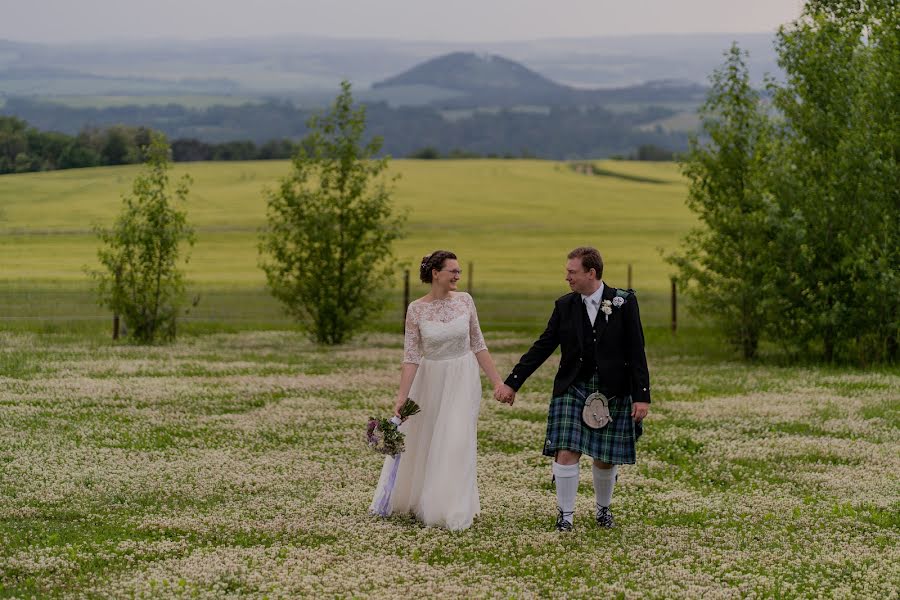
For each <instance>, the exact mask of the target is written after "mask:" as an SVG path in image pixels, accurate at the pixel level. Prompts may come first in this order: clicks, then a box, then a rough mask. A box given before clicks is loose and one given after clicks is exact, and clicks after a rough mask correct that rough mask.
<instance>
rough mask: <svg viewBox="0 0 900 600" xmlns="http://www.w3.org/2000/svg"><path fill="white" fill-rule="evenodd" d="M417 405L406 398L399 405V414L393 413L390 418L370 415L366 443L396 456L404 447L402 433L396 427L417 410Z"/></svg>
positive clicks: (375, 449) (373, 448)
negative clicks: (400, 405) (377, 417)
mask: <svg viewBox="0 0 900 600" xmlns="http://www.w3.org/2000/svg"><path fill="white" fill-rule="evenodd" d="M419 410H420V409H419V405H418V404H416V403H415V402H413V401H412V400H410V399H409V398H407V399H406V402H404V403H403V406H402V407H400V416H399V417H397V416H396V415H394V416H393V417H391V418H390V419H385V418H383V417H382V418H380V419H376V418H375V417H372V418H370V419H369V423H368V424H367V425H366V443H367V444H368V445H369V447H370V448H371V449H372V450H374V451H375V452H378V453H380V454H387V455H388V456H397V455H399V454H401V453H403V451H404V450H406V448H405V447H404V446H403V434H402V433H400V431H399V430H398V429H397V428H398V427H399V426H400V423H402V422H403V421H404V420H405V419H406V418H407V417H411V416H412V415H414V414H416V413H417V412H419Z"/></svg>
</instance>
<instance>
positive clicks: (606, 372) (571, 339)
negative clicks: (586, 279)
mask: <svg viewBox="0 0 900 600" xmlns="http://www.w3.org/2000/svg"><path fill="white" fill-rule="evenodd" d="M616 296H619V297H620V298H622V300H623V301H624V303H623V304H622V305H621V306H618V307H616V306H613V308H612V314H611V315H609V319H608V320H607V319H606V315H605V314H604V313H603V312H602V311H600V312H598V313H597V320H596V321H595V325H596V329H597V346H596V347H597V352H596V353H595V358H596V361H597V371H598V373H599V375H600V391H602V392H603V393H605V394H606V395H608V396H624V395H628V394H631V399H632V400H633V401H634V402H650V372H649V371H648V370H647V356H646V355H645V354H644V331H643V328H642V327H641V313H640V310H639V309H638V302H637V297H636V296H635V294H634V292H633V291H632V290H627V291H626V290H621V291H620V290H617V289H616V288H611V287H609V286H605V287H604V289H603V300H609V301H610V302H612V301H613V299H614V298H615V297H616ZM584 310H585V308H584V304H583V301H582V299H581V294H578V293H575V292H573V293H571V294H566V295H565V296H563V297H561V298H559V299H558V300H557V301H556V305H555V306H554V307H553V314H552V315H550V321H548V322H547V328H546V329H545V330H544V333H542V334H541V336H540V337H539V338H538V339H537V340H536V341H535V342H534V344H532V345H531V348H530V349H529V350H528V352H526V353H525V354H523V355H522V358H520V359H519V363H518V364H517V365H516V366H515V367H513V370H512V372H511V373H510V374H509V377H507V378H506V384H507V385H508V386H510V387H511V388H513V389H514V390H517V391H518V389H519V388H520V387H522V384H524V383H525V380H526V379H528V377H530V376H531V374H532V373H534V372H535V371H536V370H537V368H538V367H540V366H541V365H542V364H544V361H545V360H547V358H549V356H550V355H551V354H553V352H554V350H556V348H557V346H561V347H562V358H561V359H560V362H559V371H557V372H556V378H555V379H554V380H553V396H554V397H556V396H561V395H563V394H564V393H565V392H566V390H567V389H568V388H569V386H570V385H572V383H573V382H574V381H575V379H576V378H577V377H578V373H579V371H581V367H582V366H583V364H584V354H585V352H584V348H585V344H586V343H591V340H585V339H584V328H583V316H582V314H583V312H584Z"/></svg>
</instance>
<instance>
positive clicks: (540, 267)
mask: <svg viewBox="0 0 900 600" xmlns="http://www.w3.org/2000/svg"><path fill="white" fill-rule="evenodd" d="M599 166H600V167H601V168H602V169H604V170H605V172H611V173H614V174H622V175H625V176H629V175H630V176H640V177H644V178H648V179H651V180H656V181H657V183H640V182H636V181H634V180H628V179H623V178H620V177H617V176H615V175H613V176H592V175H583V174H580V173H575V172H574V171H573V170H572V169H570V168H569V166H568V165H567V164H565V163H557V162H549V161H537V160H534V161H526V160H459V161H443V160H442V161H414V160H396V161H393V162H392V167H391V168H392V172H394V173H399V174H400V175H401V178H400V180H399V181H398V183H397V187H396V194H395V199H396V202H397V205H398V206H399V207H401V208H403V209H406V210H408V211H409V213H408V214H409V222H408V227H407V231H408V236H407V237H406V238H405V239H403V240H401V241H400V242H399V243H398V244H397V255H398V258H399V259H400V260H401V261H402V262H403V263H404V264H405V265H407V266H410V267H413V294H414V295H416V294H418V293H420V292H421V293H424V291H425V289H424V286H421V285H419V284H418V282H417V279H416V277H415V274H416V271H415V267H416V266H417V265H418V263H419V260H420V257H421V256H422V255H423V254H425V253H427V252H430V251H431V250H434V249H437V248H446V249H450V250H453V251H454V252H456V253H457V254H458V255H459V256H460V259H461V262H462V265H463V268H464V269H465V270H466V271H468V270H469V268H470V264H472V263H474V281H473V289H474V290H475V291H476V292H480V293H482V294H484V295H486V296H487V297H488V298H491V297H493V298H502V297H504V296H507V297H508V296H510V295H512V296H514V297H518V296H522V297H523V298H524V297H526V296H528V297H531V298H534V297H538V298H539V300H538V302H539V305H540V307H541V308H540V311H541V312H543V311H545V310H546V306H547V305H546V299H547V298H552V297H555V296H556V295H559V294H562V293H566V292H567V291H568V287H567V286H566V284H565V281H564V280H563V264H564V263H565V255H566V253H567V252H568V251H569V250H571V249H572V248H573V247H575V246H579V245H583V244H591V245H595V246H597V247H598V248H599V249H600V251H601V252H602V253H603V256H604V260H605V262H606V264H607V269H606V273H605V279H606V280H607V281H608V282H609V283H610V284H612V285H616V286H624V285H626V283H627V282H626V272H627V265H628V264H629V263H630V264H632V266H633V273H634V278H633V287H635V288H636V289H638V290H639V291H640V292H641V294H642V295H643V297H644V298H646V299H647V301H648V302H649V303H650V308H651V309H652V312H654V313H658V316H659V319H658V320H659V321H660V322H662V321H663V320H664V319H665V313H666V311H667V304H666V303H667V299H666V294H667V292H668V289H669V275H670V273H671V271H672V269H671V267H670V266H668V265H666V264H665V263H664V262H663V260H662V256H661V255H660V252H659V249H660V248H662V249H665V250H666V251H671V250H673V249H674V248H675V247H676V246H677V244H678V240H679V239H680V238H681V236H682V235H683V234H684V233H685V232H686V231H687V229H688V228H689V227H690V226H691V224H692V223H693V217H692V215H691V214H690V213H689V211H688V210H687V209H686V207H685V205H684V199H685V195H686V187H685V183H684V181H683V179H682V178H681V176H680V174H679V173H678V170H677V166H676V165H674V164H670V163H655V164H654V163H632V162H613V161H609V162H603V163H602V164H600V165H599ZM289 167H290V164H289V162H287V161H260V162H234V163H187V164H179V165H177V166H176V168H175V169H174V176H176V177H177V176H179V175H180V174H181V173H185V172H187V173H190V174H191V176H192V177H193V178H194V185H193V187H192V191H191V195H190V199H189V202H188V204H187V207H186V208H187V210H188V213H189V219H190V221H191V223H192V224H193V225H194V226H195V227H196V229H197V233H198V236H197V244H196V246H195V247H194V249H193V251H192V255H191V261H190V263H189V264H188V266H187V273H188V277H189V280H190V281H191V282H192V283H191V286H192V289H193V290H199V291H200V292H202V293H203V294H204V296H205V298H207V299H210V298H212V297H217V298H219V300H217V302H225V300H226V296H228V295H229V294H230V293H231V292H239V293H244V294H251V295H252V296H253V297H254V298H256V300H253V301H248V300H247V299H246V298H245V299H243V300H241V301H240V304H241V305H242V306H244V307H246V306H248V305H250V304H252V305H253V306H254V307H256V308H258V309H259V314H256V313H254V314H248V315H246V318H247V319H257V318H259V319H263V320H266V319H268V318H269V317H268V316H267V315H270V314H272V313H273V311H277V307H276V305H274V304H271V303H268V304H267V303H266V298H265V296H266V294H265V291H264V276H263V273H262V271H261V270H260V269H259V267H258V255H257V249H256V248H257V246H256V245H257V239H258V234H257V232H258V230H259V227H260V226H261V225H262V224H263V222H264V216H265V200H264V197H263V194H262V191H263V189H264V188H265V187H270V188H272V187H274V186H275V185H277V182H278V180H279V178H281V177H283V176H284V175H286V174H287V173H288V170H289ZM138 170H139V167H138V166H125V167H109V168H97V169H83V170H69V171H56V172H50V173H29V174H23V175H4V176H3V177H0V232H2V234H3V235H2V236H0V283H2V285H3V286H4V288H5V293H4V291H3V290H0V312H2V313H4V314H3V315H0V316H3V317H6V318H18V317H19V316H27V317H28V318H31V319H35V318H39V317H41V316H48V317H64V316H75V317H77V316H78V315H85V318H86V317H87V316H91V315H92V316H94V317H96V316H99V315H101V314H103V313H102V311H101V310H100V309H98V308H97V307H95V306H93V300H92V299H91V297H90V293H89V287H88V282H87V278H86V276H85V273H84V267H85V266H88V267H94V266H96V265H97V261H96V250H97V239H96V237H95V236H94V235H93V233H92V231H91V227H92V225H94V224H97V223H100V224H103V225H108V224H110V223H111V222H112V220H113V219H114V217H115V215H116V214H117V213H118V211H119V209H120V205H121V200H120V199H121V196H122V194H124V193H127V192H129V191H130V187H131V182H132V180H133V178H134V176H135V174H136V173H137V172H138ZM323 276H326V277H327V276H328V274H327V273H326V274H323ZM463 278H464V285H463V286H462V288H463V289H465V288H466V287H467V285H468V273H465V274H464V276H463ZM400 286H401V284H400V281H399V280H398V282H397V288H398V289H399V288H400ZM200 292H198V293H200ZM59 294H63V295H65V294H70V295H69V296H66V297H63V296H60V295H59ZM72 294H74V295H72ZM227 304H228V303H227V302H225V304H223V305H221V307H220V308H215V310H213V308H214V307H213V306H211V305H210V304H209V303H208V302H204V303H203V305H202V306H201V310H200V313H198V314H205V315H207V316H208V317H210V318H215V319H218V318H220V314H222V315H225V314H231V313H232V312H233V308H229V307H227V306H226V305H227ZM507 306H509V305H507ZM76 307H77V308H76ZM260 307H262V308H260ZM497 308H498V310H501V311H502V308H501V307H500V305H498V306H497ZM203 310H207V311H210V310H213V312H212V313H210V312H207V313H204V312H203ZM530 311H532V308H529V307H526V306H523V307H522V308H521V310H519V313H521V314H524V313H529V314H530ZM529 319H530V317H529ZM541 319H545V316H543V315H542V316H541Z"/></svg>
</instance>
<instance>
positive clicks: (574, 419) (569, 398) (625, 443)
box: [544, 374, 643, 465]
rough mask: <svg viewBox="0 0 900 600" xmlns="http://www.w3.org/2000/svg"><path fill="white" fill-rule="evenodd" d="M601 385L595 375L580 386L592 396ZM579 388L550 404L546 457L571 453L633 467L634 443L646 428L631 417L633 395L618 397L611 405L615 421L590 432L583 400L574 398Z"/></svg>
mask: <svg viewBox="0 0 900 600" xmlns="http://www.w3.org/2000/svg"><path fill="white" fill-rule="evenodd" d="M599 384H600V382H599V377H598V376H597V374H594V376H593V377H591V379H590V381H588V382H586V383H582V384H581V385H584V387H585V391H586V393H587V394H588V395H589V394H592V393H594V392H596V391H598V388H599ZM576 385H579V384H577V383H576V384H573V385H572V386H570V387H569V389H568V390H566V393H565V394H563V395H562V396H557V397H555V398H553V400H551V401H550V411H549V414H548V415H547V437H546V439H545V440H544V455H545V456H556V452H557V451H558V450H570V451H572V452H579V453H581V454H587V455H588V456H590V457H592V458H595V459H597V460H600V461H601V462H605V463H608V464H611V465H626V464H627V465H631V464H634V462H635V450H634V444H635V442H636V441H637V440H638V438H639V437H641V434H642V433H643V426H642V425H641V423H635V422H634V420H633V419H632V418H631V396H625V397H624V398H623V397H621V396H615V397H614V398H613V399H612V400H611V401H610V403H609V414H610V416H611V417H612V421H610V423H609V424H607V425H606V426H605V427H602V428H600V429H591V428H590V427H588V426H587V425H585V424H584V421H583V420H582V419H581V411H582V410H583V409H584V400H581V399H579V397H578V396H576V395H575V389H574V388H575V386H576Z"/></svg>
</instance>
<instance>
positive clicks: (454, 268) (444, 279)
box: [431, 258, 462, 291]
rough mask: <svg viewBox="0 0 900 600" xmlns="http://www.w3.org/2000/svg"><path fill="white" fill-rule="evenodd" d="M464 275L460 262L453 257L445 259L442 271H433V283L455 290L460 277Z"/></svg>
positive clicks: (441, 287)
mask: <svg viewBox="0 0 900 600" xmlns="http://www.w3.org/2000/svg"><path fill="white" fill-rule="evenodd" d="M460 276H462V270H461V269H460V268H459V262H457V261H456V260H454V259H452V258H448V259H447V260H445V261H444V266H443V267H441V270H440V271H437V270H435V271H432V272H431V280H432V282H433V283H432V285H434V286H436V287H438V288H440V289H444V290H450V291H454V290H456V284H457V282H459V278H460Z"/></svg>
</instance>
